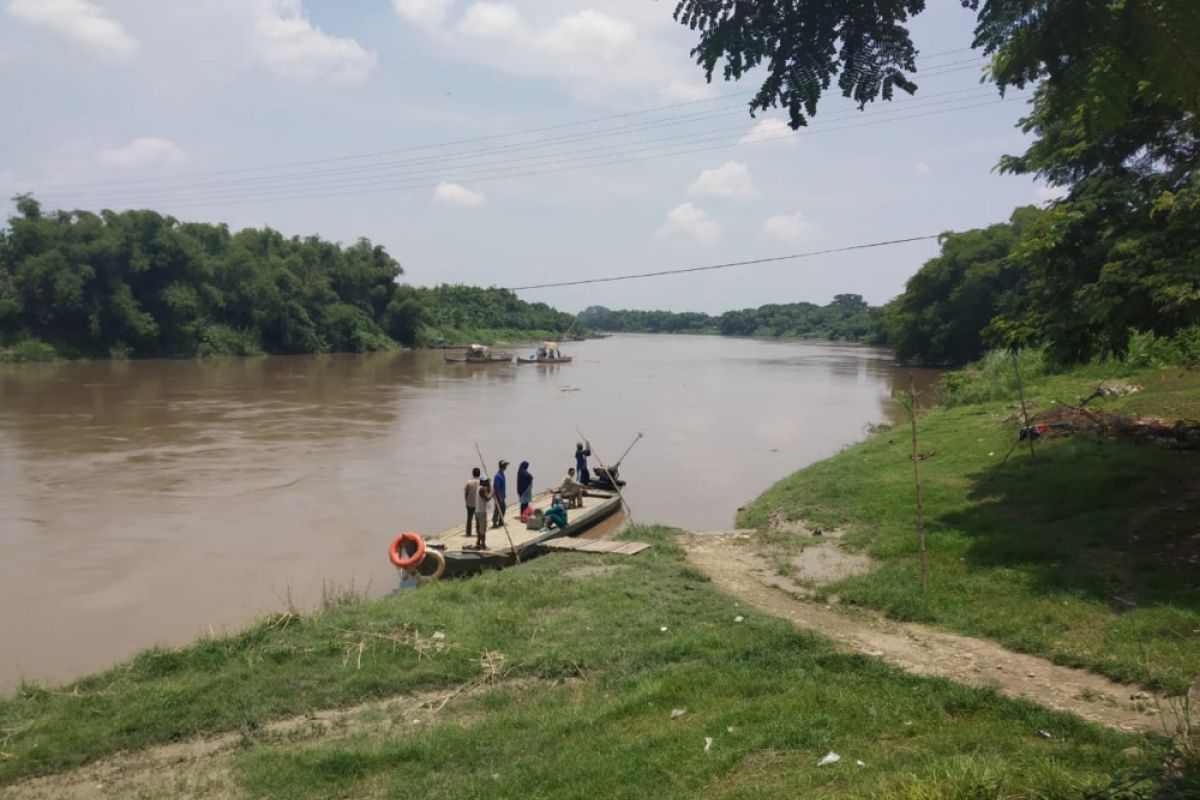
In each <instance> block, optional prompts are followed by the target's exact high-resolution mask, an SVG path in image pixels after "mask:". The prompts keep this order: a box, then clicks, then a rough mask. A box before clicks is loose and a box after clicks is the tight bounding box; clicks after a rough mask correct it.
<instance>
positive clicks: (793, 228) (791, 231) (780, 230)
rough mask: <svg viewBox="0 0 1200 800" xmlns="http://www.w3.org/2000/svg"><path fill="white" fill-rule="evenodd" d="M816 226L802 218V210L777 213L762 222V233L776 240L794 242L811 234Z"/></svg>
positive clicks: (800, 240) (802, 239)
mask: <svg viewBox="0 0 1200 800" xmlns="http://www.w3.org/2000/svg"><path fill="white" fill-rule="evenodd" d="M814 231H816V226H815V225H813V224H812V223H811V222H809V221H808V220H806V219H805V218H804V212H803V211H797V212H796V213H795V214H779V215H777V216H774V217H771V218H770V219H768V220H766V221H765V222H763V224H762V235H763V236H764V237H765V238H767V239H774V240H776V241H778V242H787V243H789V244H795V243H797V242H802V241H804V240H805V239H808V238H810V237H811V236H812V234H813V232H814Z"/></svg>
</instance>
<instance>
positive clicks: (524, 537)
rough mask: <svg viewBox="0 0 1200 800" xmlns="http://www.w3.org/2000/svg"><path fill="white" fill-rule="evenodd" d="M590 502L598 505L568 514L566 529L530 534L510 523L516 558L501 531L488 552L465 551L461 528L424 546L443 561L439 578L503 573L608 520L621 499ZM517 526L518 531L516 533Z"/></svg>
mask: <svg viewBox="0 0 1200 800" xmlns="http://www.w3.org/2000/svg"><path fill="white" fill-rule="evenodd" d="M535 499H538V498H535ZM541 499H542V500H543V502H544V501H545V498H544V497H543V498H541ZM591 501H597V502H595V504H594V505H591V506H590V507H585V508H583V509H577V510H568V521H567V526H566V527H565V528H542V529H541V530H540V531H529V530H527V529H526V528H525V527H524V525H523V524H522V523H520V522H517V521H515V519H513V520H510V521H509V523H508V524H509V531H510V532H511V533H513V534H514V539H515V540H516V542H515V550H516V552H515V554H514V550H513V547H510V546H509V545H508V541H507V537H506V536H505V534H504V531H503V530H502V529H500V528H496V529H493V530H490V531H488V539H489V544H492V545H493V547H492V549H490V550H467V549H464V548H463V547H462V545H461V544H459V543H460V542H463V541H469V540H467V539H465V537H463V535H462V528H453V529H451V530H449V531H446V532H444V533H442V534H437V535H435V536H433V537H430V538H429V539H428V540H427V545H426V546H428V547H433V548H436V549H437V550H438V551H439V552H441V554H442V556H443V557H444V558H445V559H446V571H445V572H444V573H443V575H442V577H466V576H469V575H478V574H479V573H481V572H484V571H486V570H490V569H504V568H505V567H511V566H515V565H516V564H517V556H518V555H519V556H520V559H521V561H527V560H529V559H531V558H536V557H537V556H539V555H542V554H543V553H545V552H547V551H546V548H545V546H544V545H545V544H546V543H547V542H550V541H552V540H554V539H559V538H562V537H564V536H579V535H580V534H582V533H585V532H586V531H588V530H590V529H591V528H593V527H595V526H596V525H598V524H599V523H600V522H602V521H604V520H606V519H608V518H609V517H611V516H612V515H613V514H615V513H617V511H619V510H620V508H621V498H620V496H619V495H617V494H609V493H607V492H605V493H599V492H589V493H588V495H587V497H586V498H585V504H587V503H589V502H591ZM534 505H535V506H536V505H538V504H537V503H535V504H534ZM510 513H511V510H510ZM571 514H574V515H575V516H574V519H571V518H570V516H571ZM517 526H520V528H519V529H518V528H517ZM497 545H499V546H497Z"/></svg>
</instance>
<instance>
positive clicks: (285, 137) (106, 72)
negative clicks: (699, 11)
mask: <svg viewBox="0 0 1200 800" xmlns="http://www.w3.org/2000/svg"><path fill="white" fill-rule="evenodd" d="M674 5H675V4H674V2H673V1H672V0H657V1H655V0H609V2H599V0H524V1H517V0H514V1H513V2H498V1H496V0H353V2H333V1H332V0H303V1H301V0H208V2H203V3H175V2H173V3H163V2H161V0H0V92H2V93H3V96H4V97H5V98H6V104H7V106H8V109H9V111H10V112H11V114H10V116H9V121H8V124H6V125H4V126H3V127H0V190H2V191H4V192H5V193H6V195H11V194H13V193H15V192H17V191H34V192H35V193H36V194H37V195H38V196H39V197H41V198H42V199H43V200H44V201H45V202H46V203H47V204H48V205H51V206H54V207H60V206H61V207H70V208H75V207H82V208H93V209H97V208H104V207H111V208H125V207H152V208H155V209H157V210H159V211H162V212H165V213H170V214H173V215H174V216H176V217H179V218H180V219H197V220H208V221H214V222H216V221H223V222H228V223H229V224H230V225H231V226H233V227H242V226H246V225H264V224H265V225H270V226H272V227H274V228H277V229H279V230H282V231H283V232H285V233H287V234H289V235H290V234H299V235H309V234H319V235H321V236H323V237H325V238H328V239H333V240H339V241H344V242H350V241H353V240H354V239H356V238H358V237H360V236H365V237H367V238H369V239H371V240H372V241H374V242H377V243H380V244H383V245H384V246H386V247H387V248H388V250H389V251H390V252H391V253H392V254H393V255H394V256H395V257H396V258H398V259H399V260H400V261H401V263H402V264H403V265H404V268H405V271H406V279H407V280H408V281H410V282H412V283H417V284H424V285H429V284H434V283H439V282H444V281H449V282H465V283H475V284H483V285H498V286H520V285H524V284H530V283H541V282H547V281H556V280H572V279H577V278H586V277H597V276H604V275H615V274H622V273H634V272H644V271H652V270H658V269H668V268H673V267H687V266H693V265H701V264H709V263H718V262H725V261H734V260H743V259H753V258H761V257H767V256H775V255H781V254H787V253H796V252H804V251H811V250H821V249H828V248H837V247H842V246H846V245H854V244H859V243H863V242H870V241H877V240H883V239H893V238H901V237H908V236H917V235H922V234H931V233H938V232H941V231H945V230H954V229H963V228H968V227H976V226H980V225H985V224H989V223H992V222H996V221H1000V220H1003V219H1005V218H1007V216H1008V215H1009V214H1010V213H1011V211H1012V209H1013V208H1014V207H1015V206H1017V205H1023V204H1028V203H1040V202H1044V201H1045V200H1046V199H1047V198H1048V197H1050V196H1052V194H1053V193H1052V191H1051V190H1048V189H1047V188H1046V187H1040V186H1038V185H1036V184H1035V183H1033V182H1031V181H1030V180H1029V179H1027V178H1016V177H1009V176H1000V175H998V174H996V173H995V172H994V171H993V167H994V165H995V164H996V161H997V159H998V158H999V156H1000V155H1001V154H1004V153H1012V152H1018V151H1020V150H1021V149H1023V146H1024V142H1025V140H1024V138H1023V136H1022V135H1021V134H1020V132H1019V131H1017V130H1016V129H1015V128H1014V124H1015V123H1016V121H1017V119H1018V118H1019V117H1020V116H1021V115H1022V113H1023V112H1024V110H1025V105H1024V99H1023V97H1022V96H1021V95H1015V96H1011V99H1010V100H1008V101H1006V102H1000V101H999V98H998V96H997V95H996V93H995V91H994V89H992V88H991V87H990V86H981V85H980V84H979V74H980V73H979V71H978V69H979V65H981V64H982V60H981V59H979V57H978V55H977V54H975V53H972V52H970V51H967V50H965V48H967V47H968V46H969V44H970V38H971V29H972V23H973V17H972V15H971V14H970V13H969V12H966V11H963V10H962V9H961V8H959V6H958V4H957V3H931V4H930V5H931V6H933V7H934V8H933V9H932V10H930V11H928V12H926V13H925V14H924V15H922V16H921V17H919V18H918V19H917V21H916V22H915V24H914V31H915V35H916V40H917V44H918V46H919V48H920V50H921V52H922V58H921V59H920V61H919V63H918V66H919V67H921V70H922V72H923V73H924V74H925V75H926V76H927V77H922V75H921V74H918V76H917V82H918V84H919V85H920V91H919V92H918V94H917V95H916V97H915V98H909V97H907V96H902V97H901V98H900V100H899V101H898V102H896V103H892V104H887V103H876V104H874V105H872V106H869V107H868V108H867V110H865V111H863V112H858V111H857V110H855V109H854V107H853V105H852V104H850V103H849V102H848V101H846V100H844V99H842V98H841V97H839V96H836V93H835V94H833V95H829V96H827V98H826V100H825V101H823V102H822V105H821V108H820V113H819V114H818V116H817V117H816V119H815V120H814V121H813V124H812V127H811V128H810V129H809V130H808V131H802V132H801V133H799V134H789V133H788V132H787V131H786V130H785V129H784V128H782V126H781V124H780V122H779V120H780V119H782V116H783V115H782V114H779V113H775V114H766V115H760V116H759V117H758V119H751V118H750V117H749V116H748V115H747V114H746V113H745V112H744V109H742V108H740V107H739V104H740V103H741V102H742V101H743V100H744V99H745V98H746V97H748V96H749V94H750V93H751V91H752V90H753V89H754V88H756V86H757V83H754V82H745V81H743V83H742V84H741V85H737V84H725V83H720V82H718V83H714V84H713V85H712V86H707V85H706V84H705V83H704V80H703V75H702V74H701V72H700V69H699V68H698V67H697V66H695V65H694V64H693V63H691V61H690V59H689V57H688V50H689V49H690V47H691V46H692V45H693V44H694V37H693V34H692V33H691V32H690V31H688V30H687V29H685V28H683V27H681V26H679V25H677V24H676V23H674V22H673V21H672V20H671V17H670V14H671V11H672V9H673V8H674ZM976 61H978V64H977V63H976ZM751 80H753V76H752V78H751ZM618 115H622V116H618ZM589 120H593V121H590V122H589ZM760 126H761V127H760ZM547 128H549V130H545V129H547ZM535 129H542V130H539V131H536V132H528V133H525V132H526V131H534V130H535ZM484 137H488V138H484ZM479 139H483V140H482V141H470V142H465V143H461V144H453V143H455V142H463V140H479ZM743 140H744V141H743ZM372 154H375V155H372ZM335 159H337V160H335ZM214 173H221V174H214ZM531 173H540V174H531ZM936 249H937V248H936V244H935V243H933V242H922V243H917V244H907V245H899V246H896V247H891V248H880V249H874V250H867V251H862V252H857V253H849V254H842V255H831V256H825V257H820V258H815V259H809V260H802V261H795V262H784V263H780V264H774V265H766V266H760V267H750V268H744V269H738V270H730V271H725V272H714V273H702V274H700V275H692V276H688V277H678V278H656V279H648V280H642V281H632V282H625V283H613V284H602V285H599V286H584V287H572V288H562V289H549V290H540V291H528V292H523V293H522V294H523V296H524V297H526V298H527V299H530V300H544V301H546V302H549V303H552V304H553V305H556V306H558V307H560V308H563V309H566V310H570V311H576V310H579V309H582V308H584V307H586V306H588V305H593V304H602V305H607V306H610V307H614V308H616V307H636V308H667V309H672V310H702V311H709V312H719V311H723V310H726V309H729V308H741V307H747V306H757V305H760V304H762V303H768V302H793V301H799V300H808V301H813V302H821V303H823V302H827V301H828V300H829V299H830V298H831V297H832V296H833V295H834V294H837V293H839V292H855V293H859V294H862V295H864V296H865V297H866V298H867V299H868V300H870V301H872V302H875V303H880V302H884V301H886V300H888V299H889V298H891V297H892V296H894V295H895V294H897V293H898V292H899V291H901V290H902V288H903V285H904V281H905V280H906V279H907V278H908V277H909V276H910V275H911V274H912V273H913V272H915V271H916V269H917V268H918V267H919V266H920V264H921V263H922V262H923V261H924V260H925V259H927V258H929V257H930V256H932V255H934V254H935V253H936Z"/></svg>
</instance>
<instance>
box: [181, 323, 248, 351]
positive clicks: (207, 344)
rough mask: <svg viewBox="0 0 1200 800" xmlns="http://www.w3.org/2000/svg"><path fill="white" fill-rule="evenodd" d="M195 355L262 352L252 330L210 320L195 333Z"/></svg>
mask: <svg viewBox="0 0 1200 800" xmlns="http://www.w3.org/2000/svg"><path fill="white" fill-rule="evenodd" d="M196 339H197V343H196V357H197V358H212V357H214V356H260V355H262V353H263V349H262V345H261V344H259V341H258V336H257V335H256V334H255V333H254V332H253V331H244V330H237V329H236V328H231V327H229V326H228V325H222V324H220V323H217V322H210V323H207V324H204V325H202V326H201V327H200V328H199V330H198V331H197V333H196Z"/></svg>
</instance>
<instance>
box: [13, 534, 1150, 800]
mask: <svg viewBox="0 0 1200 800" xmlns="http://www.w3.org/2000/svg"><path fill="white" fill-rule="evenodd" d="M627 535H628V536H629V537H630V538H634V539H637V540H642V541H652V542H653V543H654V547H653V548H652V549H651V550H649V551H646V552H644V553H642V554H639V555H638V556H636V557H632V558H621V557H617V556H607V557H604V556H589V555H585V554H556V555H553V556H546V557H543V558H540V559H536V560H534V561H531V562H529V563H526V564H524V565H522V566H521V567H519V568H515V569H510V570H505V571H503V572H498V573H490V574H487V575H484V576H481V577H478V578H475V579H471V580H464V581H443V582H438V583H435V584H432V585H429V586H425V587H422V588H420V589H418V590H416V591H406V592H402V593H400V594H398V595H395V596H392V597H387V598H383V599H380V600H376V601H370V602H349V603H331V604H330V605H329V607H328V608H326V609H325V610H323V611H322V612H320V613H316V614H311V615H298V614H294V613H291V612H287V613H282V614H277V615H274V616H273V617H270V618H268V619H265V620H262V621H261V622H260V623H258V624H256V625H254V626H252V627H250V628H249V629H247V630H245V631H243V632H240V633H237V634H233V635H229V636H223V637H213V638H206V639H203V640H200V641H198V642H197V643H195V644H193V645H191V646H189V647H185V648H181V649H177V650H166V649H156V650H150V651H147V652H144V653H142V654H140V655H138V656H137V657H136V658H134V659H132V660H131V661H129V662H128V663H126V664H124V665H121V666H119V667H116V668H114V669H111V670H108V671H106V672H104V673H101V674H98V675H95V676H92V677H89V678H86V679H84V680H81V681H78V682H77V683H74V684H72V685H69V686H66V687H62V688H39V687H34V686H25V687H23V688H22V689H21V691H20V692H19V693H17V695H16V696H14V697H10V698H7V699H4V700H2V701H0V729H3V733H2V734H0V737H2V738H3V740H4V742H3V746H2V747H0V750H3V751H4V753H5V756H4V758H3V759H0V785H11V784H13V783H15V782H17V781H19V780H20V779H21V778H23V777H26V776H32V775H39V774H41V775H45V774H53V773H57V772H62V771H64V770H68V769H70V768H71V767H75V766H79V765H82V764H86V763H89V762H93V761H96V760H98V759H102V758H104V757H105V756H109V755H111V754H114V753H116V752H118V751H137V750H140V749H144V748H147V747H149V746H151V745H156V744H165V743H170V742H180V741H187V740H189V739H192V738H194V737H202V736H209V735H213V734H217V733H221V732H239V733H241V734H242V736H241V747H240V748H239V749H237V750H236V752H234V753H233V754H232V755H230V756H229V758H230V759H231V760H232V763H231V767H230V769H229V770H228V772H227V774H228V775H229V776H230V777H229V780H231V781H233V782H234V783H235V784H236V787H235V788H236V790H237V792H239V793H245V794H248V795H249V796H255V797H280V798H283V797H287V798H304V797H356V798H357V797H435V796H436V797H473V796H483V795H487V796H497V797H516V796H520V797H522V798H552V797H553V798H572V797H578V798H593V797H648V796H654V797H657V798H675V797H678V798H691V797H699V796H703V797H718V798H735V797H756V798H772V797H780V798H784V797H787V798H791V797H796V796H804V797H813V798H816V797H828V798H833V797H837V798H855V797H861V798H877V797H878V798H882V797H888V798H892V797H901V798H903V797H910V798H925V797H955V796H957V797H968V796H970V797H976V796H980V797H982V796H987V797H1013V798H1016V797H1032V796H1037V797H1064V798H1065V797H1077V796H1079V794H1080V792H1081V791H1083V790H1084V789H1086V788H1087V787H1096V786H1104V785H1107V782H1108V776H1109V775H1111V774H1113V773H1114V772H1117V771H1118V770H1120V769H1123V768H1131V767H1138V766H1143V765H1144V764H1145V763H1148V762H1149V761H1150V760H1152V759H1153V750H1154V748H1153V747H1152V746H1148V745H1147V744H1146V743H1145V742H1143V741H1141V740H1139V739H1137V738H1134V737H1131V736H1127V735H1123V734H1118V733H1115V732H1112V731H1108V730H1103V729H1100V728H1097V727H1095V726H1092V725H1089V724H1087V723H1084V722H1082V721H1080V720H1079V719H1077V718H1074V717H1071V716H1069V715H1065V714H1061V713H1057V712H1051V711H1048V710H1045V709H1042V708H1040V707H1037V706H1035V705H1033V704H1031V703H1027V702H1021V701H1015V700H1010V699H1007V698H1004V697H1001V696H999V695H997V694H995V693H994V692H992V691H988V690H983V689H973V688H968V687H964V686H959V685H955V684H952V683H949V682H947V681H943V680H935V679H928V678H919V677H915V676H912V675H908V674H905V673H903V672H901V671H899V670H896V669H893V668H891V667H888V666H886V665H885V664H883V663H882V662H880V661H878V660H875V659H871V658H867V657H864V656H860V655H853V654H848V653H845V652H839V651H837V650H835V649H834V648H833V647H832V646H831V644H830V643H829V642H828V641H827V640H825V639H823V638H821V637H819V636H816V635H812V634H808V633H805V632H803V631H799V630H796V629H795V628H793V627H792V626H790V625H789V624H788V623H786V622H784V621H781V620H778V619H775V618H773V617H767V616H763V615H760V614H757V613H754V612H752V611H750V610H749V609H747V608H745V607H742V606H739V605H738V604H737V603H736V602H735V601H734V600H733V599H731V598H729V597H727V596H724V595H722V594H720V593H718V592H717V591H715V589H713V587H712V586H711V585H710V584H709V583H708V581H707V580H706V578H705V576H703V574H702V573H699V572H697V571H696V570H694V569H693V568H691V567H689V566H687V565H686V563H685V562H684V561H683V558H682V553H681V551H680V549H679V548H678V547H677V546H676V545H675V544H674V540H673V536H672V533H671V532H670V531H668V530H666V529H661V528H638V529H634V530H632V531H630V532H629V533H628V534H627ZM583 566H587V567H591V568H590V569H578V568H579V567H583ZM596 566H603V567H606V569H602V570H597V569H594V567H596ZM464 687H476V688H477V689H479V690H480V691H472V692H463V691H461V690H462V689H464ZM419 692H431V693H433V694H434V695H435V696H439V695H442V694H444V695H445V696H446V697H448V698H451V699H450V700H449V701H448V702H447V704H446V705H445V708H444V709H443V711H441V712H439V711H436V710H435V709H436V708H437V704H436V703H434V704H433V705H432V707H430V706H426V707H425V708H424V709H422V710H420V711H412V712H411V716H412V717H413V718H419V719H421V720H422V722H421V723H419V724H413V723H412V722H411V721H410V720H407V719H404V720H401V721H400V724H398V725H396V726H395V727H394V728H390V729H388V730H386V731H384V732H378V731H376V732H374V733H371V734H367V733H361V732H358V733H355V732H353V731H351V732H349V733H348V734H346V735H337V734H336V733H335V732H330V733H328V735H313V736H307V737H304V738H302V739H292V740H289V739H287V738H286V737H284V738H280V737H278V736H274V737H272V736H269V735H266V733H265V732H266V731H267V730H268V728H269V723H270V721H271V720H276V719H280V718H285V717H292V716H296V715H304V714H306V713H311V712H313V711H315V710H318V709H324V708H330V707H346V706H350V705H354V704H357V703H362V702H364V701H369V700H373V699H381V698H388V697H393V696H397V695H404V694H410V693H419ZM456 693H459V694H457V695H456ZM455 697H457V699H454V698H455ZM402 704H403V703H402ZM677 709H678V711H677ZM439 714H442V716H441V717H439ZM1039 731H1046V732H1047V733H1048V734H1049V738H1046V737H1045V736H1043V735H1041V734H1039ZM710 740H711V742H710ZM1133 745H1141V747H1142V750H1141V751H1128V750H1127V748H1130V747H1131V746H1133ZM1123 750H1124V751H1126V752H1125V753H1122V751H1123ZM829 752H835V753H837V754H839V756H840V757H841V760H840V761H838V762H837V763H834V764H829V765H827V766H818V763H819V762H820V761H821V760H822V759H823V758H824V757H825V756H826V754H827V753H829ZM1143 753H1144V755H1143ZM859 761H861V762H862V764H861V765H860V764H858V763H857V762H859ZM16 791H19V787H16Z"/></svg>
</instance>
